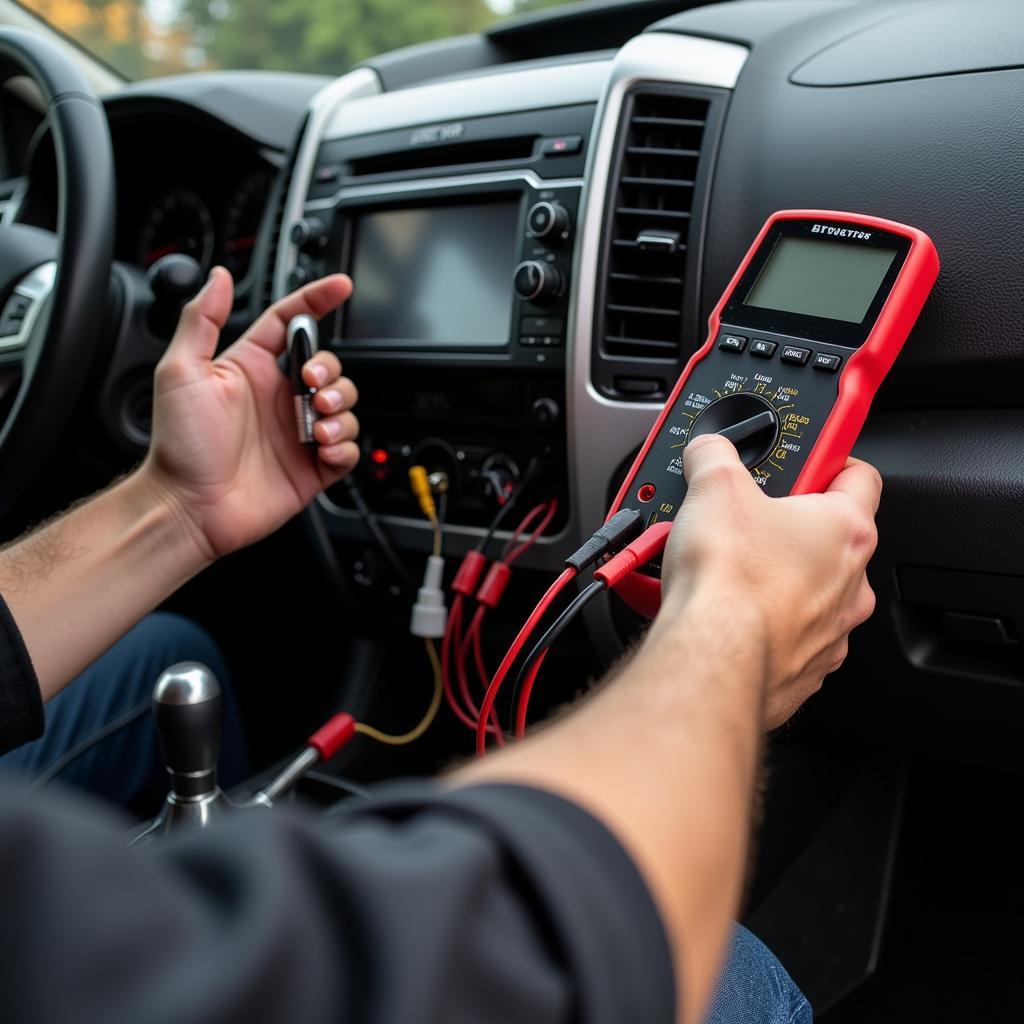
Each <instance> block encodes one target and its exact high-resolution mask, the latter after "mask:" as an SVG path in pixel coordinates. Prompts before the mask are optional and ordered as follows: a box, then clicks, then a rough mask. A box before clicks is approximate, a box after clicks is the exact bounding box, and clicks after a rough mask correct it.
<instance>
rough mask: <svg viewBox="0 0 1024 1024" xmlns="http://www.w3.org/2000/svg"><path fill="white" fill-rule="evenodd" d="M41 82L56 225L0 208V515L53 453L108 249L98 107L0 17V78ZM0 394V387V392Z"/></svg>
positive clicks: (47, 46)
mask: <svg viewBox="0 0 1024 1024" xmlns="http://www.w3.org/2000/svg"><path fill="white" fill-rule="evenodd" d="M15 76H27V77H28V78H30V79H31V80H32V81H33V82H34V83H35V85H36V86H37V87H38V88H39V90H40V91H41V92H42V94H43V97H44V99H45V101H46V104H47V109H46V116H47V119H48V121H49V126H50V132H51V133H52V136H53V144H54V151H55V153H56V163H57V185H58V217H57V234H56V236H54V235H53V234H52V233H51V232H48V231H43V230H41V229H38V228H33V227H30V226H28V225H25V224H18V223H9V219H10V218H9V217H8V216H6V215H4V216H0V515H3V514H4V513H5V512H6V511H7V510H8V509H9V508H10V507H11V505H12V504H14V502H15V501H16V500H17V499H18V498H19V497H20V496H21V495H22V494H23V493H24V492H25V490H26V489H27V487H28V486H29V484H31V482H32V481H33V479H34V478H35V475H36V473H37V472H38V471H39V470H40V469H42V468H43V466H44V465H45V463H46V461H47V459H48V458H49V457H50V455H52V454H53V450H54V448H55V446H56V443H57V441H58V439H59V438H60V436H61V433H62V431H63V429H64V427H65V426H66V425H67V422H68V419H69V417H70V416H71V414H72V412H73V411H74V410H75V407H76V405H77V403H78V401H79V399H80V398H81V395H82V390H83V388H84V386H85V383H86V381H87V380H88V378H89V370H90V368H91V367H92V365H93V360H94V357H95V356H96V355H97V354H98V352H99V349H100V345H101V342H102V328H103V325H104V322H105V318H106V315H107V312H108V309H109V296H110V288H111V283H110V268H111V261H112V258H113V250H114V225H115V219H114V218H115V186H114V157H113V148H112V146H111V142H110V130H109V128H108V126H107V118H106V115H105V113H104V111H103V108H102V106H101V105H100V103H99V100H98V99H97V98H96V95H95V93H93V91H92V88H91V87H90V85H89V83H88V81H87V80H86V78H85V76H84V75H83V74H82V72H81V71H80V70H79V69H78V67H77V66H76V65H75V64H73V63H72V62H71V60H70V59H69V58H68V57H67V56H66V55H65V54H64V53H63V52H62V51H61V50H60V49H58V48H57V46H56V45H54V44H53V43H50V42H48V41H47V40H45V39H42V38H40V37H38V36H35V35H32V34H31V33H29V32H25V31H23V30H20V29H15V28H0V85H3V83H5V82H6V81H7V80H8V79H10V78H12V77H15ZM5 395H6V397H5Z"/></svg>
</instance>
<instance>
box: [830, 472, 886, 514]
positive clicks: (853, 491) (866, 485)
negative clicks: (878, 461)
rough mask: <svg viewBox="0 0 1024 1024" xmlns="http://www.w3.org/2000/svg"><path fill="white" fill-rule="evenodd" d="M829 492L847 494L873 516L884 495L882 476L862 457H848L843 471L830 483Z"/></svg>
mask: <svg viewBox="0 0 1024 1024" xmlns="http://www.w3.org/2000/svg"><path fill="white" fill-rule="evenodd" d="M826 493H827V494H846V495H849V497H851V498H852V499H853V500H854V502H855V503H856V504H857V505H858V506H859V507H860V508H861V509H863V511H864V512H866V513H867V514H868V515H869V516H871V518H874V516H875V513H876V512H877V511H878V503H879V501H880V500H881V497H882V478H881V476H880V475H879V473H878V470H877V469H875V467H874V466H872V465H870V464H869V463H867V462H861V461H860V459H848V460H847V462H846V466H845V467H844V468H843V470H842V472H841V473H840V474H839V475H838V476H837V477H836V478H835V480H833V481H832V483H831V484H829V488H828V491H826Z"/></svg>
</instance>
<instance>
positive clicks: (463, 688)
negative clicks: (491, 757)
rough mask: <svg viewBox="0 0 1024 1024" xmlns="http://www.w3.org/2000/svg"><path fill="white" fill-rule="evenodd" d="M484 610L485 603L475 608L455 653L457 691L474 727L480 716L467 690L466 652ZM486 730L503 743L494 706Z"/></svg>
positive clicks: (475, 634)
mask: <svg viewBox="0 0 1024 1024" xmlns="http://www.w3.org/2000/svg"><path fill="white" fill-rule="evenodd" d="M484 611H486V606H485V605H481V606H480V607H479V608H477V610H476V613H475V614H474V615H473V618H472V620H471V621H470V624H469V629H467V630H466V633H465V635H464V636H463V637H462V642H461V643H460V644H459V646H458V649H457V650H456V655H455V667H456V669H457V670H458V679H459V692H460V693H461V694H462V699H463V700H464V701H465V702H466V707H467V708H468V709H469V710H470V712H471V713H472V715H473V716H474V728H475V727H476V724H475V723H476V722H477V721H478V720H479V718H480V710H479V709H478V708H477V706H476V704H475V702H474V701H473V695H472V694H471V693H470V692H469V680H468V678H467V675H466V653H467V651H468V650H469V646H470V644H471V643H473V641H474V638H477V639H478V638H479V628H480V621H481V619H482V618H483V614H482V613H483V612H484ZM483 687H484V689H485V690H486V689H487V679H486V678H484V682H483ZM488 731H489V732H491V733H492V734H493V736H494V738H495V739H496V740H497V742H498V746H499V747H501V746H504V745H505V735H504V733H503V732H502V728H501V722H500V721H499V720H498V711H497V709H496V708H491V715H490V725H489V726H488Z"/></svg>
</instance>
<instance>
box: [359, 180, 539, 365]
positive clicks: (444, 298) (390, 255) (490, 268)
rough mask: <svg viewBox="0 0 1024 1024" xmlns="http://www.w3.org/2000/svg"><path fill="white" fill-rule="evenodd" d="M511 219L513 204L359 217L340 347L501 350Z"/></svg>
mask: <svg viewBox="0 0 1024 1024" xmlns="http://www.w3.org/2000/svg"><path fill="white" fill-rule="evenodd" d="M518 219H519V201H518V199H516V198H512V197H510V198H509V199H507V200H506V199H499V200H498V201H489V202H486V203H472V204H469V203H466V204H462V205H457V206H456V205H446V206H440V205H439V206H422V207H415V208H403V209H389V210H377V211H374V212H372V213H365V214H362V215H361V216H360V217H358V218H357V220H356V223H355V230H354V234H353V242H352V259H351V262H350V266H349V273H350V274H351V275H352V281H353V283H354V284H355V289H354V290H353V292H352V298H351V299H349V301H348V302H347V303H346V305H345V313H344V316H345V326H344V335H345V338H346V340H349V341H361V342H368V341H380V342H388V341H390V342H396V341H401V342H409V343H413V344H421V345H422V344H427V345H440V346H443V345H507V344H508V339H509V327H510V325H511V321H512V284H511V282H512V271H513V269H514V268H515V263H516V251H517V250H516V243H517V241H518V235H517V232H516V227H517V223H518Z"/></svg>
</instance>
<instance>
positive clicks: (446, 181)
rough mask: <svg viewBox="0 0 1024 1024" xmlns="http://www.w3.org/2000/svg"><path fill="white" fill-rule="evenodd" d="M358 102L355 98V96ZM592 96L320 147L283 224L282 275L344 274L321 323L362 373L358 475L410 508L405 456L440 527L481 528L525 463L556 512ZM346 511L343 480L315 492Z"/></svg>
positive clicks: (333, 139)
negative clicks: (441, 510)
mask: <svg viewBox="0 0 1024 1024" xmlns="http://www.w3.org/2000/svg"><path fill="white" fill-rule="evenodd" d="M363 102H364V103H366V102H367V101H363ZM593 117H594V104H593V103H578V104H570V105H565V106H558V107H554V108H551V109H545V110H539V111H533V112H530V113H528V114H525V113H515V114H499V115H495V116H484V117H475V118H464V119H461V120H456V121H450V122H446V123H444V124H435V125H425V126H424V125H419V126H415V125H414V126H409V127H402V128H394V129H391V130H387V131H376V132H365V133H364V132H361V131H359V130H358V126H347V125H346V124H345V123H344V122H342V123H340V124H338V125H337V126H336V128H335V130H334V131H333V132H331V133H330V134H329V137H326V138H325V139H324V140H323V141H322V142H321V143H320V145H319V147H318V149H317V152H316V155H315V159H314V161H313V165H312V169H311V172H310V181H309V187H308V189H307V192H306V195H305V198H304V201H303V204H302V211H301V212H302V216H301V217H299V218H297V219H296V220H294V221H293V222H292V224H291V225H290V226H289V227H288V233H289V234H288V237H289V241H290V243H291V244H292V246H294V250H295V257H294V265H293V267H292V268H291V270H290V271H289V274H288V278H287V287H288V288H295V287H298V286H300V285H301V284H303V283H305V282H306V281H309V280H313V279H314V278H316V277H320V276H322V275H324V274H327V273H331V272H334V271H337V270H342V271H344V272H346V273H348V274H349V275H350V276H351V277H352V278H353V280H354V282H355V284H356V286H355V291H354V293H353V296H352V298H351V299H350V300H349V301H348V302H347V303H346V304H345V305H344V306H343V307H342V308H341V309H340V310H338V311H337V313H336V314H334V315H332V316H330V317H329V318H326V319H325V320H324V321H323V322H322V323H321V325H320V330H321V344H322V345H327V346H330V347H331V348H332V349H334V351H336V352H337V353H338V355H339V356H340V357H341V359H342V361H343V363H344V365H345V367H346V368H347V370H349V371H350V372H352V373H353V374H354V376H355V377H356V378H357V380H358V384H359V387H360V392H361V398H360V404H359V409H358V415H359V417H360V421H361V424H362V428H363V429H362V439H361V443H362V446H363V460H362V464H361V466H360V468H359V469H358V471H357V473H358V478H359V481H360V484H361V487H362V489H363V491H364V493H365V494H366V497H367V499H368V500H369V501H370V504H371V506H372V507H373V508H374V510H375V511H376V512H377V513H379V514H382V515H385V516H391V517H398V518H400V519H409V520H416V519H417V518H418V517H417V506H416V502H415V500H414V498H413V496H412V494H411V492H410V490H409V485H408V468H409V467H410V466H411V465H413V464H417V463H419V464H423V465H424V466H426V468H427V469H428V470H429V471H443V472H444V473H445V474H446V475H447V477H448V480H449V490H448V495H447V509H446V522H447V524H448V525H449V528H450V529H454V530H456V531H458V530H462V531H465V532H466V534H467V536H471V535H472V534H473V532H474V531H479V530H481V529H484V528H486V525H487V523H488V522H489V521H490V520H491V519H492V518H493V516H494V514H495V513H496V511H497V509H498V508H499V503H498V502H499V499H501V498H503V497H504V494H506V493H508V491H509V490H510V489H511V488H512V487H514V486H515V485H516V483H517V482H518V480H519V479H520V478H521V477H522V476H523V474H524V473H525V471H526V469H527V467H528V466H529V465H530V463H531V461H532V460H534V459H536V460H537V466H536V467H535V471H534V472H533V473H531V483H530V485H529V491H530V492H532V493H524V495H523V498H522V503H523V505H524V506H525V507H529V504H528V503H529V501H530V500H531V498H536V499H537V500H541V499H543V498H547V497H550V496H556V497H557V498H558V499H559V514H558V516H557V517H556V518H555V520H554V521H553V523H552V525H551V528H550V531H549V532H550V533H552V534H555V533H557V532H558V530H559V529H560V528H561V527H562V526H564V524H565V522H566V516H567V512H568V508H569V496H568V491H567V465H566V458H567V456H566V421H565V408H564V405H565V349H566V336H567V335H566V331H567V321H568V310H569V295H570V288H571V282H572V275H573V245H574V241H575V232H576V229H577V222H578V216H579V199H580V189H581V185H582V173H583V166H584V160H585V157H586V147H587V142H588V140H589V137H590V132H591V126H592V122H593ZM325 508H326V509H327V510H328V511H329V512H330V514H331V515H332V517H333V518H334V519H335V520H340V521H344V519H345V517H346V511H347V505H346V495H345V493H344V488H336V489H335V490H334V491H332V492H330V493H328V495H327V496H326V498H325Z"/></svg>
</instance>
